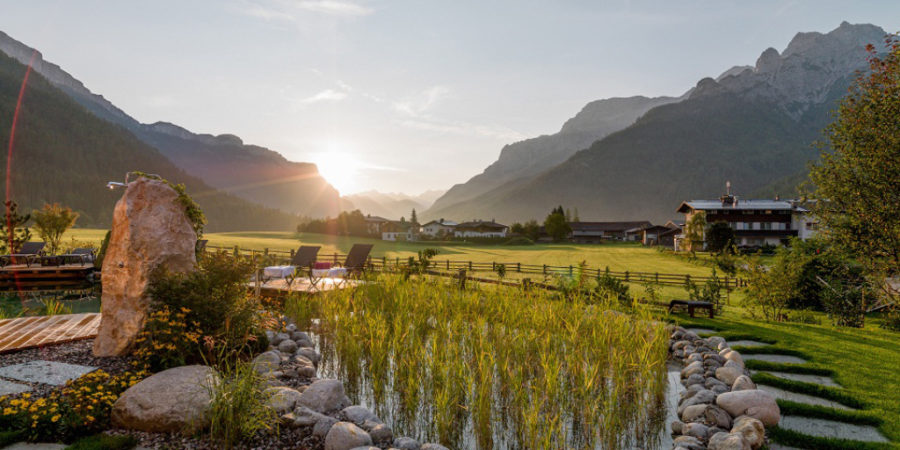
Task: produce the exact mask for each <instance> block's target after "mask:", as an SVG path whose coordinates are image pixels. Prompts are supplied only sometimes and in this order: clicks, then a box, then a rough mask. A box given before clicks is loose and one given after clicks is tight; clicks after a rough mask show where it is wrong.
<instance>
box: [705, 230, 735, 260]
mask: <svg viewBox="0 0 900 450" xmlns="http://www.w3.org/2000/svg"><path fill="white" fill-rule="evenodd" d="M705 242H706V249H707V250H709V251H711V252H716V253H719V252H723V253H724V252H728V251H730V250H731V248H732V247H731V244H733V243H734V230H733V229H732V228H731V226H730V225H728V223H726V222H713V223H711V224H709V225H708V226H707V227H706V239H705Z"/></svg>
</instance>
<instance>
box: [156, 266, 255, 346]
mask: <svg viewBox="0 0 900 450" xmlns="http://www.w3.org/2000/svg"><path fill="white" fill-rule="evenodd" d="M252 272H253V266H252V265H251V263H250V262H248V261H246V260H245V259H243V258H234V257H232V256H230V255H228V254H226V253H223V252H220V253H207V254H206V255H203V256H202V257H201V259H200V266H199V267H198V269H197V270H195V271H192V272H187V273H171V272H168V271H166V270H158V271H156V272H155V273H154V274H153V275H152V277H151V281H150V288H149V295H150V297H151V298H152V299H153V302H154V310H156V311H164V310H165V309H164V308H168V310H169V311H172V312H175V314H179V313H183V314H184V318H183V320H184V323H186V324H190V329H191V331H193V332H198V333H200V334H201V338H200V339H201V340H202V341H203V343H204V348H206V349H212V348H213V347H214V346H221V347H224V348H227V349H229V352H228V353H227V355H226V358H232V357H241V356H245V355H247V354H249V353H250V352H252V351H253V350H256V349H264V348H265V347H266V345H268V342H267V340H266V338H265V335H264V334H263V329H264V328H265V323H266V320H268V318H267V317H266V316H265V315H263V314H262V312H261V311H262V307H261V305H260V302H259V300H258V299H257V298H255V297H254V296H252V295H251V293H250V292H249V290H248V289H247V286H246V285H245V283H246V280H248V279H249V277H250V275H251V274H252ZM201 356H203V355H202V354H190V353H188V354H186V355H185V358H186V360H187V361H188V362H197V361H199V358H200V357H201ZM205 356H206V357H207V358H208V359H209V360H211V361H213V362H218V361H215V359H216V358H215V355H213V354H209V352H207V354H206V355H205Z"/></svg>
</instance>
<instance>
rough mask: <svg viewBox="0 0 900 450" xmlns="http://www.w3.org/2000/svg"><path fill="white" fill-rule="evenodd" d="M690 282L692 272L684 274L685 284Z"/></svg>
mask: <svg viewBox="0 0 900 450" xmlns="http://www.w3.org/2000/svg"><path fill="white" fill-rule="evenodd" d="M690 282H691V275H690V274H687V275H685V276H684V284H685V285H687V284H688V283H690Z"/></svg>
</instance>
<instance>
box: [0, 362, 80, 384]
mask: <svg viewBox="0 0 900 450" xmlns="http://www.w3.org/2000/svg"><path fill="white" fill-rule="evenodd" d="M96 369H97V368H96V367H90V366H80V365H77V364H66V363H61V362H56V361H28V362H26V363H22V364H15V365H12V366H6V367H0V377H4V378H12V379H13V380H19V381H26V382H29V383H43V384H52V385H55V386H62V385H64V384H66V381H69V380H74V379H76V378H78V377H80V376H82V375H84V374H86V373H89V372H93V371H94V370H96Z"/></svg>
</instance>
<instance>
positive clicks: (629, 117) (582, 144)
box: [426, 97, 679, 218]
mask: <svg viewBox="0 0 900 450" xmlns="http://www.w3.org/2000/svg"><path fill="white" fill-rule="evenodd" d="M678 100H679V99H677V98H673V97H656V98H647V97H628V98H610V99H604V100H597V101H593V102H590V103H588V104H587V105H585V106H584V108H583V109H582V110H581V111H580V112H579V113H578V114H577V115H575V117H572V118H571V119H569V120H568V121H566V123H565V124H563V126H562V128H561V129H560V131H559V132H558V133H556V134H552V135H545V136H539V137H536V138H532V139H526V140H524V141H520V142H516V143H513V144H509V145H507V146H505V147H503V149H502V150H501V151H500V156H499V158H498V159H497V161H495V162H494V163H493V164H491V165H490V166H488V167H487V168H486V169H484V172H482V173H480V174H478V175H476V176H474V177H472V178H471V179H470V180H469V181H467V182H465V183H463V184H457V185H455V186H453V187H452V188H450V190H448V191H447V193H446V194H444V195H443V196H441V197H440V198H438V199H437V200H436V201H435V202H434V206H433V207H432V208H431V209H429V210H428V211H427V212H426V215H427V216H428V217H429V218H438V217H456V216H454V215H453V213H451V212H444V210H445V209H446V208H450V207H452V206H453V205H455V204H457V203H460V202H466V201H468V200H470V199H473V198H475V197H477V196H479V195H481V194H484V193H486V192H488V191H490V190H492V189H494V188H497V187H500V186H502V185H504V184H505V183H509V182H513V181H514V180H517V179H521V178H525V177H530V176H534V175H537V174H539V173H541V172H543V171H545V170H547V169H550V168H552V167H554V166H556V165H557V164H560V163H562V162H563V161H565V160H566V159H568V158H569V157H571V156H572V155H574V154H575V152H577V151H579V150H582V149H585V148H587V147H588V146H589V145H591V143H593V142H594V141H596V140H597V139H600V138H602V137H604V136H607V135H609V134H610V133H613V132H615V131H619V130H621V129H623V128H625V127H627V126H629V125H631V124H633V123H634V121H635V120H637V118H638V117H640V116H642V115H643V114H644V113H646V112H647V111H649V110H650V109H651V108H653V107H656V106H659V105H664V104H667V103H672V102H676V101H678ZM467 217H468V216H467Z"/></svg>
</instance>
